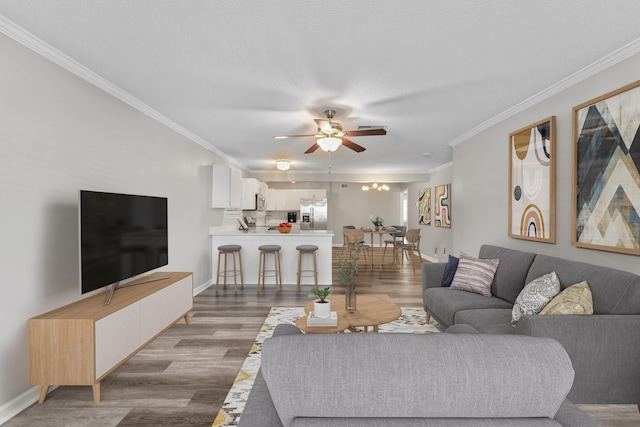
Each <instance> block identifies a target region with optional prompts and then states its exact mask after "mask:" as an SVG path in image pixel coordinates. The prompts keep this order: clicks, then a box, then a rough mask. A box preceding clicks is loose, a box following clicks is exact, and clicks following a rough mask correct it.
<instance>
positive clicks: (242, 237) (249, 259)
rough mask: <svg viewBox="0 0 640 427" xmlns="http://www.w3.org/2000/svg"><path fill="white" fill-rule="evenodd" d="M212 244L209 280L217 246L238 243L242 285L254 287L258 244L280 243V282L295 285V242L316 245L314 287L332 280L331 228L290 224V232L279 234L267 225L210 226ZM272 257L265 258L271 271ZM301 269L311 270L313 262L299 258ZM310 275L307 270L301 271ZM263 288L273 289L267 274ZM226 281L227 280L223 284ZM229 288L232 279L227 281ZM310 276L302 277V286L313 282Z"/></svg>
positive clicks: (258, 252) (214, 265)
mask: <svg viewBox="0 0 640 427" xmlns="http://www.w3.org/2000/svg"><path fill="white" fill-rule="evenodd" d="M209 234H210V235H211V245H212V254H213V257H212V258H213V259H212V268H211V271H212V273H213V283H215V281H216V274H217V273H218V268H217V267H218V265H217V262H218V246H220V245H241V246H242V251H241V254H242V274H243V276H244V284H245V287H246V286H247V285H250V286H257V283H258V263H259V257H260V251H259V250H258V247H259V246H262V245H280V246H281V247H282V249H281V250H280V268H281V271H282V285H283V286H295V285H296V281H297V277H296V273H297V271H298V251H297V250H296V246H298V245H316V246H317V247H318V251H317V252H316V257H317V263H318V286H331V283H332V279H331V276H332V271H331V264H332V254H331V250H332V246H333V235H334V233H333V231H329V230H300V229H299V228H298V227H294V228H293V229H292V230H291V232H290V233H280V232H279V231H278V230H269V229H268V227H260V226H257V227H250V228H249V230H247V231H241V230H237V229H230V228H228V227H211V228H210V229H209ZM272 260H273V258H272V257H268V261H267V262H268V264H267V269H268V270H273V261H272ZM302 269H303V270H312V269H313V261H312V258H311V257H310V256H304V257H303V259H302ZM303 274H305V275H306V274H311V273H303ZM265 280H266V283H267V284H266V288H267V289H273V288H275V279H274V278H273V277H267V278H266V279H265ZM221 282H222V279H221ZM228 283H229V281H228V280H227V286H228ZM231 283H232V285H231V286H232V287H233V280H232V281H231ZM313 283H314V282H313V277H312V276H310V277H303V278H302V285H313Z"/></svg>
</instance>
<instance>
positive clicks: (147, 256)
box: [78, 190, 169, 299]
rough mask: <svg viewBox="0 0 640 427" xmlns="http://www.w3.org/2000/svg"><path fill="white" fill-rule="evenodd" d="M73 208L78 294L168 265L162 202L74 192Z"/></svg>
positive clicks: (164, 208)
mask: <svg viewBox="0 0 640 427" xmlns="http://www.w3.org/2000/svg"><path fill="white" fill-rule="evenodd" d="M78 206H79V218H80V221H79V226H80V233H79V234H80V291H81V293H83V294H84V293H87V292H91V291H93V290H96V289H99V288H102V287H104V286H109V285H114V286H113V287H112V290H115V287H116V286H117V285H118V284H119V282H121V281H123V280H126V279H129V278H131V277H134V276H137V275H139V274H142V273H145V272H147V271H150V270H153V269H156V268H159V267H162V266H165V265H167V264H168V263H169V242H168V228H167V222H168V221H167V216H168V211H167V198H165V197H151V196H140V195H132V194H116V193H104V192H97V191H86V190H80V200H79V204H78ZM109 299H110V298H109Z"/></svg>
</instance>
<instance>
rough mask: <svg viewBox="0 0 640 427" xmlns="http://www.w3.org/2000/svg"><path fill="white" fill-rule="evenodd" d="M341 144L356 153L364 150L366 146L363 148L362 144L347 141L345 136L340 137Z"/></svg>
mask: <svg viewBox="0 0 640 427" xmlns="http://www.w3.org/2000/svg"><path fill="white" fill-rule="evenodd" d="M342 145H344V146H345V147H347V148H351V149H352V150H353V151H355V152H357V153H362V152H363V151H364V150H366V148H364V147H363V146H361V145H358V144H356V143H355V142H353V141H349V140H348V139H347V138H342Z"/></svg>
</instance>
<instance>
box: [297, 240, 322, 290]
mask: <svg viewBox="0 0 640 427" xmlns="http://www.w3.org/2000/svg"><path fill="white" fill-rule="evenodd" d="M296 250H297V251H298V282H297V290H298V292H300V279H301V278H302V277H303V275H302V273H312V274H307V275H305V276H304V277H311V276H313V279H314V281H315V284H316V289H318V263H317V261H316V251H317V250H318V247H317V246H316V245H299V246H296ZM305 254H309V255H312V257H313V270H302V256H303V255H305Z"/></svg>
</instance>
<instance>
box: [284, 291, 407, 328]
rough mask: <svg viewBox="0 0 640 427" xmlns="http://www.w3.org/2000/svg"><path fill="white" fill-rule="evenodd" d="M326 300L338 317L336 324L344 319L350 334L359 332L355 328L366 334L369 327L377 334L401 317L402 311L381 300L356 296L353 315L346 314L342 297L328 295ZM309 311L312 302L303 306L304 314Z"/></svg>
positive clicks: (395, 305)
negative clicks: (384, 324)
mask: <svg viewBox="0 0 640 427" xmlns="http://www.w3.org/2000/svg"><path fill="white" fill-rule="evenodd" d="M327 299H329V300H331V311H335V312H336V314H337V315H338V322H340V319H345V320H346V321H347V323H348V327H347V328H348V329H349V330H350V331H352V332H359V331H358V330H357V329H356V328H363V329H364V332H368V331H369V327H371V328H372V329H373V332H378V326H380V325H382V324H383V323H389V322H392V321H394V320H396V319H397V318H398V317H400V316H401V315H402V310H401V309H400V307H399V306H398V305H397V304H394V303H392V302H390V301H386V300H383V299H382V298H376V297H370V296H366V295H358V297H357V299H356V312H355V313H347V310H346V309H345V308H344V295H329V297H327ZM311 311H313V301H310V302H309V303H307V304H306V305H305V306H304V312H305V313H307V314H309V313H310V312H311ZM305 323H306V318H305ZM296 326H297V322H296ZM314 329H315V328H314Z"/></svg>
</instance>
